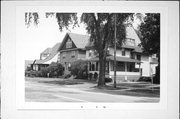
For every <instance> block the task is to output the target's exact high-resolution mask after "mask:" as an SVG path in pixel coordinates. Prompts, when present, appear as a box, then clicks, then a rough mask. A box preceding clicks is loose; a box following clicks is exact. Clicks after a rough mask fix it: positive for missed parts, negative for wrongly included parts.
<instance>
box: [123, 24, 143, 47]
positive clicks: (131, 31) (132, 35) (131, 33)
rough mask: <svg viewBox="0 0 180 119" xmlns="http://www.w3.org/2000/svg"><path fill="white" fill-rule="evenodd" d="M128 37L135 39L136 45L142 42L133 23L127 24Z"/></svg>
mask: <svg viewBox="0 0 180 119" xmlns="http://www.w3.org/2000/svg"><path fill="white" fill-rule="evenodd" d="M126 38H127V39H134V40H135V43H136V45H138V44H139V43H140V42H141V41H140V39H139V36H138V35H137V33H136V31H135V29H134V27H133V26H132V25H131V24H129V25H127V26H126Z"/></svg>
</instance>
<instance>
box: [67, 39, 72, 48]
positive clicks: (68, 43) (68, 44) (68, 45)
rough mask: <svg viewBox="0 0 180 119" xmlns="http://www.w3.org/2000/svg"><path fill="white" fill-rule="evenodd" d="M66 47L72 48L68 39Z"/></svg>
mask: <svg viewBox="0 0 180 119" xmlns="http://www.w3.org/2000/svg"><path fill="white" fill-rule="evenodd" d="M66 48H72V41H71V40H70V39H68V41H67V42H66Z"/></svg>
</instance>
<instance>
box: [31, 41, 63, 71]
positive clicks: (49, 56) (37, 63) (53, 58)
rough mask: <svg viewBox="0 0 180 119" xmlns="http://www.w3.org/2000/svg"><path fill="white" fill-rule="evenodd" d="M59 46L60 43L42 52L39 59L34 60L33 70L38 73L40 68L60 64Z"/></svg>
mask: <svg viewBox="0 0 180 119" xmlns="http://www.w3.org/2000/svg"><path fill="white" fill-rule="evenodd" d="M60 46H61V43H57V44H55V45H54V46H53V47H52V48H47V49H46V50H44V51H43V52H42V53H41V54H40V59H39V60H34V62H33V64H32V65H33V70H36V71H39V70H40V69H41V68H42V67H48V66H49V64H51V63H52V62H60V52H59V48H60Z"/></svg>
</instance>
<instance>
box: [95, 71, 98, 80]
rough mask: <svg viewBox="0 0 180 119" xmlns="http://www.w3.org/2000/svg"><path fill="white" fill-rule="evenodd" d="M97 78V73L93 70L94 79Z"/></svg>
mask: <svg viewBox="0 0 180 119" xmlns="http://www.w3.org/2000/svg"><path fill="white" fill-rule="evenodd" d="M97 78H98V73H97V72H95V73H94V79H95V80H96V79H97Z"/></svg>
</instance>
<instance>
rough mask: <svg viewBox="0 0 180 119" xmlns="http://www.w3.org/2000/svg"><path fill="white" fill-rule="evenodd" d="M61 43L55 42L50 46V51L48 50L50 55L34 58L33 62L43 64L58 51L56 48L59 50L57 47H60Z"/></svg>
mask: <svg viewBox="0 0 180 119" xmlns="http://www.w3.org/2000/svg"><path fill="white" fill-rule="evenodd" d="M60 45H61V43H56V44H55V45H54V46H53V47H52V48H51V52H50V55H49V56H48V57H47V58H45V59H44V60H36V61H35V64H44V63H46V62H48V61H50V60H51V59H52V58H53V57H54V56H55V55H56V54H57V53H58V50H59V47H60Z"/></svg>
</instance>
